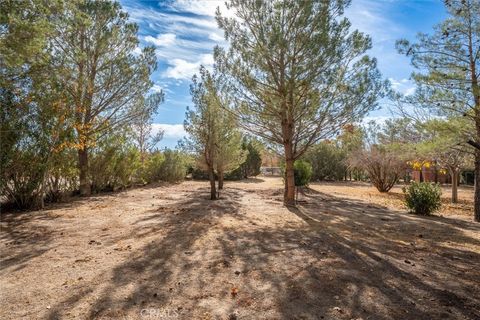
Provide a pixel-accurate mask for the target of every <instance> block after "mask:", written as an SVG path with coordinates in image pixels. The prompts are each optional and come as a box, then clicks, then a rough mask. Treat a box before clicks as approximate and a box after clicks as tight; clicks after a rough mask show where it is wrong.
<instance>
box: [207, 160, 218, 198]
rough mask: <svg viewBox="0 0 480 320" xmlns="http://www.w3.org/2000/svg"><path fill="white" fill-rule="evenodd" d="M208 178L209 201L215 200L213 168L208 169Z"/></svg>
mask: <svg viewBox="0 0 480 320" xmlns="http://www.w3.org/2000/svg"><path fill="white" fill-rule="evenodd" d="M208 178H209V179H210V200H217V190H216V189H215V173H214V172H213V167H210V168H208Z"/></svg>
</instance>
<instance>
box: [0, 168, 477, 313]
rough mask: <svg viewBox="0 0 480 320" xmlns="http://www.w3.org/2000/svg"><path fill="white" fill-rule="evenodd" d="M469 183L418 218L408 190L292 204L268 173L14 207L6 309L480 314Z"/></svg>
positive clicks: (350, 189) (329, 193) (333, 193)
mask: <svg viewBox="0 0 480 320" xmlns="http://www.w3.org/2000/svg"><path fill="white" fill-rule="evenodd" d="M472 192H473V191H472V190H471V189H462V190H461V192H460V198H461V203H460V204H458V205H455V206H452V205H446V206H445V208H444V209H442V211H441V212H440V213H439V214H438V215H436V216H432V217H419V216H414V215H412V214H409V213H407V212H406V210H405V209H404V208H403V207H402V206H401V197H402V196H401V191H400V189H399V188H396V189H395V190H394V191H393V192H392V193H391V194H389V195H380V194H379V193H378V192H376V191H375V190H374V189H373V188H371V187H370V186H368V185H366V184H360V183H321V184H320V183H314V184H312V185H311V189H309V190H306V191H305V193H304V194H302V195H300V197H299V200H300V201H299V205H298V207H297V208H285V207H283V206H282V195H283V191H282V183H281V180H280V179H279V178H265V177H263V178H259V179H250V180H248V181H244V182H227V184H226V190H225V191H224V192H222V194H221V200H218V201H210V200H207V199H208V195H209V194H208V183H206V182H195V181H186V182H184V183H181V184H177V185H158V186H149V187H144V188H138V189H131V190H128V191H124V192H120V193H112V194H104V195H100V196H93V197H89V198H81V199H75V200H74V201H72V202H70V203H66V204H59V205H55V206H51V207H49V208H48V210H43V211H37V212H31V213H26V214H4V215H3V216H2V222H1V226H2V230H1V236H0V248H1V265H0V279H1V283H0V284H1V293H0V306H1V307H0V318H1V319H480V224H478V223H474V222H472V216H473V212H472V199H473V194H472ZM445 197H448V192H447V191H446V192H445ZM445 203H448V201H447V198H445Z"/></svg>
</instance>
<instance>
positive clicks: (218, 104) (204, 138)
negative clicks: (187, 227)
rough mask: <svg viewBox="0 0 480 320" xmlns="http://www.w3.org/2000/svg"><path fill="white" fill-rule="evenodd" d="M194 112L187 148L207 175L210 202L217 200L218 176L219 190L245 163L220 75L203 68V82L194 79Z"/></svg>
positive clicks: (188, 122)
mask: <svg viewBox="0 0 480 320" xmlns="http://www.w3.org/2000/svg"><path fill="white" fill-rule="evenodd" d="M190 92H191V95H192V101H193V103H194V105H195V109H194V110H187V114H186V120H185V131H186V132H187V133H188V134H189V139H188V140H187V146H189V147H190V149H192V150H193V151H194V152H195V153H196V154H197V156H198V164H199V165H200V167H203V168H205V169H206V170H207V171H208V176H209V180H210V199H212V200H215V199H217V191H216V185H215V176H216V175H217V176H218V178H219V186H218V188H219V189H222V188H223V176H224V173H225V172H226V171H229V170H231V169H234V168H236V167H238V165H239V164H240V163H242V162H243V161H244V155H243V151H242V149H241V141H242V136H241V134H240V132H239V131H238V129H237V124H236V121H235V117H234V116H233V115H232V114H231V113H229V112H228V111H227V109H228V107H227V106H226V105H227V104H228V103H229V102H228V100H226V99H225V95H224V94H223V92H222V90H221V86H220V82H219V78H218V74H217V73H215V72H214V73H213V74H210V72H208V70H206V69H205V68H204V67H203V66H202V67H201V68H200V79H199V78H198V77H197V76H196V75H195V76H194V77H193V84H192V85H191V87H190Z"/></svg>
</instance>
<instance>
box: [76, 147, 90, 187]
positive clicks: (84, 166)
mask: <svg viewBox="0 0 480 320" xmlns="http://www.w3.org/2000/svg"><path fill="white" fill-rule="evenodd" d="M78 170H79V171H80V175H79V179H80V195H81V196H88V195H89V194H90V192H91V190H90V182H89V181H88V149H87V147H84V148H83V149H78Z"/></svg>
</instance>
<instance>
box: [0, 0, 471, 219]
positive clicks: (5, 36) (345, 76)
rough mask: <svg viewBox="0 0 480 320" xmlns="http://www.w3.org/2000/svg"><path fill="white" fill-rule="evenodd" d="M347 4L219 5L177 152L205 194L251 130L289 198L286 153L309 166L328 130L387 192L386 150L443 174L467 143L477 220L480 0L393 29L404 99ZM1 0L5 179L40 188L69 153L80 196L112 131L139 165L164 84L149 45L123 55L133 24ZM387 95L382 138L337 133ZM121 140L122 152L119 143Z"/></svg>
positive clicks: (55, 5)
mask: <svg viewBox="0 0 480 320" xmlns="http://www.w3.org/2000/svg"><path fill="white" fill-rule="evenodd" d="M349 4H350V1H344V0H331V1H293V0H282V1H280V0H279V1H255V0H245V1H243V0H231V1H229V2H228V6H227V7H228V9H229V10H231V11H232V12H233V16H228V17H227V16H224V15H222V13H221V12H220V10H219V9H218V10H217V14H216V21H217V23H218V26H219V27H220V28H221V29H222V30H223V31H224V35H225V39H226V41H227V43H228V45H227V46H226V47H220V46H216V47H215V48H214V49H213V52H214V61H215V64H214V66H213V68H212V69H211V70H207V69H206V68H204V67H202V68H201V69H200V70H199V74H198V75H197V76H195V77H194V78H193V81H192V85H191V95H192V102H193V107H192V108H191V109H189V110H188V111H187V115H186V121H185V129H186V131H187V132H188V133H189V137H188V138H187V139H186V140H185V141H183V142H182V147H183V150H184V153H185V156H187V157H191V158H192V161H195V163H196V165H197V166H198V167H199V168H201V170H203V171H205V172H206V173H207V174H208V176H209V178H210V181H211V198H212V199H215V198H216V197H217V190H216V188H217V187H216V185H215V180H217V179H218V189H222V188H223V179H224V176H225V174H226V173H228V172H230V171H235V170H237V169H238V168H239V167H242V163H244V162H245V159H246V157H247V156H248V152H246V150H245V148H242V141H243V137H244V136H246V135H250V136H254V137H256V138H257V139H260V140H261V141H262V143H263V144H265V145H266V146H268V148H269V149H272V150H275V151H276V152H277V153H278V154H280V155H281V156H282V157H283V159H284V162H285V192H284V202H285V204H286V205H292V204H294V199H295V177H294V171H295V168H294V167H295V165H294V163H295V161H296V160H298V159H301V158H308V157H310V158H311V159H312V161H311V162H312V163H314V166H315V161H316V160H313V158H315V157H316V156H317V155H318V154H320V153H330V154H332V155H334V154H335V152H334V151H335V149H333V148H332V145H329V144H328V143H326V142H327V141H330V142H332V141H335V143H338V144H339V146H340V148H341V149H342V152H344V153H345V154H347V153H352V152H354V151H355V152H357V157H356V159H357V160H358V161H359V163H357V164H355V163H349V164H348V165H349V166H351V167H352V168H353V167H355V168H360V167H361V166H360V164H362V165H365V164H366V163H369V164H370V167H371V168H375V170H376V171H378V172H381V175H380V179H379V180H378V181H374V183H375V184H376V185H377V187H378V188H379V189H382V190H384V191H386V190H388V189H389V188H390V187H391V185H393V183H395V181H396V180H397V179H398V176H397V173H396V172H397V169H396V166H397V162H398V154H402V155H406V154H408V155H409V157H410V156H411V159H410V161H413V162H415V163H427V162H428V161H429V159H432V158H434V159H435V161H437V162H438V163H442V166H444V167H445V168H446V169H447V170H449V171H450V172H453V173H454V174H453V175H452V180H453V179H457V176H458V171H459V170H461V169H459V168H461V167H462V166H465V163H467V162H468V161H469V160H468V159H470V158H469V155H470V154H471V155H472V156H473V157H474V168H475V184H476V186H477V187H476V188H475V219H476V220H480V188H479V187H478V185H479V183H480V148H479V147H480V88H479V83H478V77H479V66H478V61H479V58H480V57H479V54H480V53H479V52H480V45H479V44H480V38H479V34H480V23H479V20H480V3H479V2H478V1H475V0H446V1H445V6H446V9H447V11H448V18H447V19H446V20H445V21H443V22H442V23H440V24H439V25H437V26H435V27H434V29H433V32H432V33H429V34H419V35H418V37H417V40H416V42H413V43H411V42H409V41H408V40H405V39H402V40H399V41H398V42H397V49H398V51H399V53H400V54H404V55H406V56H407V57H409V58H410V59H411V62H412V66H413V67H414V68H415V69H416V71H415V72H414V73H413V74H412V79H413V81H414V82H415V84H416V90H415V93H414V94H412V95H409V96H405V95H401V94H398V93H395V92H394V91H393V90H392V89H391V87H390V84H389V82H388V81H386V80H383V79H382V76H381V74H380V72H379V70H378V68H377V60H376V59H375V58H372V57H369V56H368V54H367V51H368V50H369V49H371V47H372V40H371V38H370V37H369V36H368V35H366V34H364V33H362V32H360V31H358V30H354V29H352V26H351V23H350V22H349V20H348V19H347V18H346V17H345V9H346V8H347V7H348V6H349ZM1 5H2V7H1V9H2V10H1V12H2V15H1V23H2V29H1V32H2V37H1V46H0V50H1V51H0V54H1V56H2V62H1V63H2V64H1V73H2V79H1V81H2V83H1V90H2V95H1V99H2V112H1V119H2V124H1V125H2V128H1V130H2V154H1V157H2V190H4V189H5V187H8V188H10V189H11V188H12V187H14V188H17V189H18V190H24V191H25V193H26V194H37V195H36V196H35V197H36V198H43V195H45V193H46V189H48V188H51V187H49V186H48V185H49V182H47V181H48V180H50V179H51V177H52V176H54V175H55V174H57V172H58V170H60V168H63V165H64V164H65V163H68V161H67V162H66V161H65V159H69V161H70V163H71V162H72V161H74V162H75V163H76V165H75V169H73V167H72V166H68V165H66V166H65V168H63V169H61V170H65V173H61V174H59V176H60V177H61V178H60V179H57V180H58V181H57V182H58V183H67V182H66V181H67V180H69V179H71V182H69V183H70V184H73V183H76V182H78V190H79V192H80V194H82V195H86V194H89V193H90V192H91V189H92V187H95V185H96V184H97V182H95V181H93V179H92V177H93V176H94V174H93V175H92V172H91V168H94V167H95V165H94V163H93V162H92V161H96V160H95V159H97V158H101V156H100V157H98V155H106V154H107V153H105V152H107V149H108V148H107V145H108V141H110V142H111V143H118V141H120V140H122V139H123V140H124V141H129V143H130V144H131V145H133V146H134V147H135V148H134V149H135V150H137V151H138V153H139V158H140V163H142V164H143V165H144V164H145V161H147V160H146V158H149V157H150V156H146V154H147V153H148V152H147V151H146V150H148V149H149V146H151V145H152V144H153V145H154V141H155V139H158V138H159V137H158V136H157V137H151V136H150V133H149V132H148V129H147V130H146V128H148V127H149V123H148V121H150V120H149V119H151V116H152V114H154V113H155V112H156V110H157V108H158V105H159V104H160V103H161V102H162V100H163V94H162V93H157V94H151V93H150V91H151V90H150V88H151V86H152V83H151V80H150V75H151V74H152V72H153V71H154V70H155V68H156V59H155V53H154V48H153V47H148V46H147V47H145V48H144V49H143V50H142V52H141V53H140V54H135V53H134V50H135V48H137V46H138V37H137V31H138V26H137V25H136V24H134V23H130V22H129V21H128V14H127V13H125V12H123V11H122V10H121V7H120V5H119V4H118V3H116V2H110V1H80V0H77V1H69V2H65V1H61V0H56V1H50V2H44V1H40V0H38V1H33V2H31V1H30V2H23V1H16V2H9V3H8V4H6V3H5V2H3V3H2V4H1ZM387 96H388V97H389V98H390V99H391V100H392V101H394V103H395V104H396V105H397V108H396V110H397V111H398V112H399V113H400V118H401V119H403V120H400V121H395V123H393V122H392V123H389V124H387V126H390V127H391V128H390V129H392V128H393V129H392V130H391V131H390V132H388V130H387V131H386V132H384V133H382V132H378V130H379V128H375V127H372V128H371V130H373V131H374V132H375V131H376V132H375V134H370V135H369V134H368V132H364V133H365V134H366V136H368V137H370V138H372V139H373V140H375V139H377V140H378V141H367V140H365V139H361V141H360V140H358V137H355V136H354V135H353V136H350V137H349V139H352V141H351V142H347V141H346V140H345V141H342V140H341V139H340V140H338V139H337V136H338V135H339V134H344V133H345V128H347V127H348V126H349V125H351V124H358V123H360V122H361V121H362V119H363V117H364V116H365V115H366V114H367V113H368V112H370V111H372V110H374V109H376V108H377V107H378V106H379V100H380V99H381V98H384V97H387ZM357 126H358V125H357ZM126 127H128V128H129V130H121V129H123V128H126ZM342 130H343V131H344V132H342ZM131 131H134V132H133V133H132V132H131ZM347 131H348V130H347ZM382 134H383V135H382ZM116 135H120V136H121V138H116V137H115V136H116ZM418 137H420V138H418ZM345 139H346V137H345ZM355 139H357V140H355ZM389 139H390V140H389ZM409 139H410V140H409ZM322 141H323V142H322ZM367 142H368V143H367ZM121 145H122V146H121V147H120V150H121V151H122V152H124V153H125V154H128V152H129V150H131V149H129V148H128V147H127V145H128V143H125V144H121ZM412 145H413V146H414V148H413V149H412V148H410V147H411V146H412ZM34 146H35V147H34ZM407 149H408V150H407ZM317 151H318V152H317ZM320 151H321V152H320ZM316 154H317V155H316ZM132 157H133V156H132ZM113 158H114V157H113ZM113 158H112V159H113ZM125 158H128V157H120V159H125ZM105 159H110V158H109V157H108V156H106V158H105ZM361 159H364V161H361ZM402 161H404V159H402ZM128 162H129V163H130V162H132V161H128ZM360 162H361V163H360ZM338 163H339V162H337V164H338ZM417 165H418V164H417ZM387 166H389V169H388V170H386V168H387ZM398 166H399V167H400V165H398ZM118 167H121V165H119V166H118ZM235 168H237V169H235ZM322 169H324V165H322V164H318V168H317V169H316V170H314V172H317V174H319V175H321V174H328V175H335V173H332V172H329V173H321V171H322ZM372 170H373V169H372ZM372 170H370V169H368V168H365V167H364V168H363V169H362V170H357V171H355V170H353V171H352V170H349V175H350V173H351V174H353V175H355V174H359V175H360V174H364V173H365V172H367V174H368V175H369V177H370V179H373V176H374V173H375V171H372ZM119 171H121V172H128V170H120V169H119ZM334 171H341V170H340V169H339V168H336V169H335V170H334ZM362 172H363V173H362ZM72 176H75V178H74V179H73V178H71V177H72ZM27 177H28V178H27ZM454 184H455V185H456V183H454ZM8 188H7V189H8ZM10 194H11V193H10ZM7 196H10V197H11V195H9V194H7ZM35 197H34V198H35Z"/></svg>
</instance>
